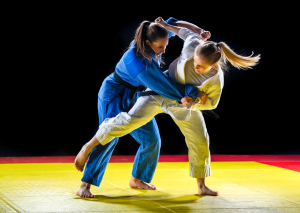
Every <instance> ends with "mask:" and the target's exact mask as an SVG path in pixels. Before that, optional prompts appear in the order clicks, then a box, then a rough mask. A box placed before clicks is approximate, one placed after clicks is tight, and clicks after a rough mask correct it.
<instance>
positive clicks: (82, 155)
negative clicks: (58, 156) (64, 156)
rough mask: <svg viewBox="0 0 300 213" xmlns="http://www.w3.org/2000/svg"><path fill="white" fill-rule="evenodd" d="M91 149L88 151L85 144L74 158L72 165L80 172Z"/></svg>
mask: <svg viewBox="0 0 300 213" xmlns="http://www.w3.org/2000/svg"><path fill="white" fill-rule="evenodd" d="M90 152H91V151H89V149H88V145H87V144H85V145H84V146H83V147H82V148H81V150H80V152H79V153H78V154H77V156H76V158H75V162H74V165H75V167H76V169H77V170H78V171H80V172H82V171H83V168H84V165H85V162H86V159H87V157H88V156H89V154H90Z"/></svg>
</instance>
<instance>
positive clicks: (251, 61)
mask: <svg viewBox="0 0 300 213" xmlns="http://www.w3.org/2000/svg"><path fill="white" fill-rule="evenodd" d="M218 46H219V47H220V48H218V49H220V51H221V55H222V60H223V62H224V64H226V63H227V61H229V62H230V63H231V64H232V66H234V67H236V68H238V69H252V67H253V66H255V65H256V64H257V63H258V61H259V59H260V55H257V56H253V57H252V55H253V52H252V54H251V55H250V56H241V55H238V54H237V53H235V52H234V51H233V50H232V49H230V47H229V46H228V45H227V44H225V43H224V42H220V43H218Z"/></svg>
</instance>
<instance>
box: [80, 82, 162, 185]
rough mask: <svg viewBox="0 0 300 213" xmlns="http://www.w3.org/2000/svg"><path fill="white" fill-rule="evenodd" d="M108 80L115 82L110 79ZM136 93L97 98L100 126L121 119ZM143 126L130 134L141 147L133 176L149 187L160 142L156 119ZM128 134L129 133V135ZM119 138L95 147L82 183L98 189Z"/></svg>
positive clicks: (130, 91) (127, 91) (126, 91)
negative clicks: (105, 98) (115, 118)
mask: <svg viewBox="0 0 300 213" xmlns="http://www.w3.org/2000/svg"><path fill="white" fill-rule="evenodd" d="M109 78H113V77H112V76H109ZM132 93H134V91H133V90H130V89H126V88H124V89H123V90H122V91H121V92H120V93H118V95H116V96H115V97H114V98H113V99H112V100H103V99H101V97H99V96H98V115H99V123H100V124H101V123H102V122H103V121H104V119H105V118H110V117H114V116H116V115H118V114H119V113H120V112H122V111H126V107H127V106H128V102H130V100H131V97H132V95H133V94H132ZM144 124H145V125H141V126H140V127H139V128H138V129H136V128H135V130H134V131H132V132H131V131H130V135H131V136H132V137H133V138H134V139H135V140H136V141H137V142H138V143H139V144H140V147H139V149H138V151H137V154H136V156H135V159H134V164H133V169H132V176H133V177H135V178H137V179H140V180H142V181H144V182H147V183H150V182H151V180H152V178H153V175H154V172H155V169H156V166H157V162H158V157H159V152H160V147H161V140H160V135H159V130H158V126H157V123H156V121H155V119H154V118H153V119H150V120H148V122H146V123H144ZM128 133H129V132H128ZM118 140H119V138H114V139H113V140H112V141H111V142H110V143H109V144H106V145H104V146H103V145H101V144H99V145H98V146H96V147H95V148H94V149H93V150H92V152H91V153H90V155H89V158H88V162H87V164H86V166H85V170H84V174H83V177H82V179H81V181H83V182H86V183H90V184H92V185H95V186H99V185H100V183H101V181H102V178H103V175H104V172H105V169H106V166H107V164H108V162H109V159H110V157H111V155H112V153H113V150H114V148H115V147H116V145H117V143H118Z"/></svg>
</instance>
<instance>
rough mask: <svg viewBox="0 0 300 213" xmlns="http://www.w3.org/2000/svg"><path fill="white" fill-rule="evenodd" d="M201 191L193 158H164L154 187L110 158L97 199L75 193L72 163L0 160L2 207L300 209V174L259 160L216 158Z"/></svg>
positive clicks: (46, 209)
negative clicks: (136, 183) (208, 192)
mask: <svg viewBox="0 0 300 213" xmlns="http://www.w3.org/2000/svg"><path fill="white" fill-rule="evenodd" d="M211 165H212V176H211V177H209V178H207V181H206V183H207V185H208V186H209V187H210V188H212V189H214V190H217V191H219V193H220V196H218V197H213V196H198V195H196V193H197V187H196V180H195V179H193V178H191V177H189V176H188V163H185V162H184V163H159V164H158V167H157V170H156V173H155V175H154V179H153V181H152V184H154V185H155V186H156V187H157V190H155V191H146V190H142V189H131V188H130V187H129V186H128V181H129V178H130V176H131V169H132V163H109V164H108V167H107V169H106V173H105V175H104V179H103V182H102V184H101V186H100V187H99V188H98V187H92V188H91V191H92V193H93V194H95V195H96V198H90V199H84V198H80V197H78V196H76V194H75V193H76V191H77V189H78V188H79V186H80V183H81V181H80V179H81V177H82V173H80V172H78V171H76V170H75V168H74V166H73V164H71V163H47V164H46V163H45V164H33V163H32V164H0V212H1V213H4V212H38V213H42V212H107V213H111V212H114V213H117V212H122V213H127V212H128V213H129V212H134V213H137V212H141V213H148V212H168V213H170V212H178V213H183V212H191V213H192V212H193V213H194V212H203V213H206V212H222V213H225V212H226V213H227V212H251V213H252V212H259V213H260V212H287V213H292V212H298V213H299V212H300V173H299V172H296V171H291V170H288V169H282V168H279V167H275V166H269V165H265V164H261V163H256V162H212V164H211Z"/></svg>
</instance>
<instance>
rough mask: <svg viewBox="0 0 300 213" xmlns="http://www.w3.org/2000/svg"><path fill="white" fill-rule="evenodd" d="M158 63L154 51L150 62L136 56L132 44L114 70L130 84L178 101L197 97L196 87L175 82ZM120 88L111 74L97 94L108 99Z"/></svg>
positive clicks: (172, 22)
mask: <svg viewBox="0 0 300 213" xmlns="http://www.w3.org/2000/svg"><path fill="white" fill-rule="evenodd" d="M174 21H177V20H176V19H174V18H169V19H168V20H167V23H169V24H172V25H176V24H175V23H174ZM174 35H175V34H173V33H171V32H169V38H170V37H171V36H174ZM159 65H160V64H159V62H157V61H156V58H155V54H154V52H153V55H152V62H150V61H149V60H147V59H145V58H144V57H143V56H137V55H136V46H135V45H132V46H131V47H130V48H129V49H128V50H127V51H126V52H125V53H124V55H123V57H122V58H121V60H120V61H119V63H118V64H117V66H116V70H115V71H116V72H117V74H118V75H119V76H120V77H121V78H122V79H123V80H124V81H126V82H128V83H130V84H131V85H133V86H140V85H143V86H145V87H148V88H150V89H151V90H153V91H155V92H156V93H158V94H159V95H162V96H164V97H166V98H170V99H173V100H177V101H180V100H181V98H183V97H185V96H191V97H193V98H194V99H195V98H196V97H197V95H198V93H199V90H198V89H197V88H196V87H193V86H191V85H182V84H179V83H177V82H176V81H174V80H173V79H172V78H170V77H169V76H168V75H166V74H164V73H163V72H162V71H161V70H160V67H159ZM122 89H124V86H122V85H121V84H119V83H118V82H117V81H116V80H115V78H114V77H113V76H112V74H111V75H110V76H108V77H107V78H106V79H105V80H104V82H103V84H102V87H101V89H100V91H99V94H98V95H99V98H101V99H102V100H107V101H109V100H112V99H113V98H114V97H115V96H116V95H117V94H118V93H119V92H120V91H121V90H122ZM125 89H127V88H125ZM127 90H130V89H127ZM125 93H126V92H125ZM129 93H130V92H129ZM125 96H127V95H125ZM128 96H132V94H131V95H130V94H128ZM130 98H131V97H127V98H126V99H127V100H123V102H124V108H126V106H125V104H126V103H127V104H128V103H129V102H130ZM125 102H126V103H125ZM122 111H123V110H122Z"/></svg>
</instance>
